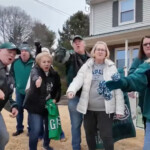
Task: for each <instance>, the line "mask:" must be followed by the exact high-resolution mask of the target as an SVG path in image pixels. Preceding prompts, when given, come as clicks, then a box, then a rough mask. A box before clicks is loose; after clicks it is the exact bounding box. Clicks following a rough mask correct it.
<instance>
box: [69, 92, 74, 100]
mask: <svg viewBox="0 0 150 150" xmlns="http://www.w3.org/2000/svg"><path fill="white" fill-rule="evenodd" d="M74 96H75V95H74V93H73V92H68V93H67V97H68V99H72V98H74Z"/></svg>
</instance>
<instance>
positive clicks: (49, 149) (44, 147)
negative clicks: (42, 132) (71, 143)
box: [42, 146, 54, 150]
mask: <svg viewBox="0 0 150 150" xmlns="http://www.w3.org/2000/svg"><path fill="white" fill-rule="evenodd" d="M42 148H43V150H54V149H53V148H52V147H50V146H43V147H42Z"/></svg>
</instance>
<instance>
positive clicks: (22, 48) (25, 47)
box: [19, 43, 31, 53]
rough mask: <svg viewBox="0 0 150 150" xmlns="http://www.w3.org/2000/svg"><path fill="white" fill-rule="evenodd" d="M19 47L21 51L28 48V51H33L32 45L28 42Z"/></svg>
mask: <svg viewBox="0 0 150 150" xmlns="http://www.w3.org/2000/svg"><path fill="white" fill-rule="evenodd" d="M19 49H20V51H22V50H26V51H28V52H29V53H30V52H31V48H30V46H29V45H28V44H27V43H23V44H21V45H20V47H19Z"/></svg>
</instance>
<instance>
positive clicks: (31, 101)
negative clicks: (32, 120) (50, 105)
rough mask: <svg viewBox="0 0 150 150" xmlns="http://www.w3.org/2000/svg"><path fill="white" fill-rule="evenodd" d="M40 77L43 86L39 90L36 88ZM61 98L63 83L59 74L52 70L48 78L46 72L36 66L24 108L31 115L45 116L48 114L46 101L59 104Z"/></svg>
mask: <svg viewBox="0 0 150 150" xmlns="http://www.w3.org/2000/svg"><path fill="white" fill-rule="evenodd" d="M39 76H40V77H41V78H42V84H41V86H40V87H39V88H36V85H35V82H36V80H37V79H38V78H39ZM60 96H61V83H60V77H59V75H58V73H57V72H55V71H54V70H53V68H50V70H49V73H48V76H46V75H45V72H44V71H43V70H42V69H41V68H40V67H39V66H37V65H35V66H34V68H33V69H32V70H31V82H30V88H29V90H28V91H27V94H26V96H25V102H24V108H26V109H27V110H28V111H29V112H30V113H35V114H41V115H44V114H45V113H47V110H46V108H45V105H46V100H48V99H56V102H58V101H59V99H60Z"/></svg>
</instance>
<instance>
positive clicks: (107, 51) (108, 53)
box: [91, 41, 110, 58]
mask: <svg viewBox="0 0 150 150" xmlns="http://www.w3.org/2000/svg"><path fill="white" fill-rule="evenodd" d="M100 44H102V45H104V46H105V50H106V57H105V58H109V56H110V52H109V49H108V46H107V44H106V43H105V42H103V41H98V42H96V44H95V45H94V46H93V48H92V50H91V56H92V57H93V58H94V57H95V56H94V54H95V50H96V48H97V46H98V45H100Z"/></svg>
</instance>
